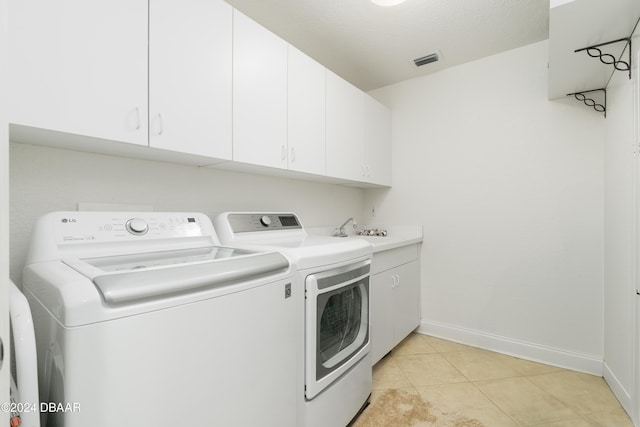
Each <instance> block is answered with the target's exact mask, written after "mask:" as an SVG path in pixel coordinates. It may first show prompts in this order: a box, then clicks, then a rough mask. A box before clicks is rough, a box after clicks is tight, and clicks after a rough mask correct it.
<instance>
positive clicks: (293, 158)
mask: <svg viewBox="0 0 640 427" xmlns="http://www.w3.org/2000/svg"><path fill="white" fill-rule="evenodd" d="M289 160H291V163H293V162H295V161H296V149H295V148H293V147H291V157H290V158H289Z"/></svg>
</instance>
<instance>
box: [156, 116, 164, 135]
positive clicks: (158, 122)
mask: <svg viewBox="0 0 640 427" xmlns="http://www.w3.org/2000/svg"><path fill="white" fill-rule="evenodd" d="M155 123H156V129H157V130H156V132H155V134H156V136H160V135H162V134H163V133H164V124H163V123H162V114H160V113H158V114H157V115H156V119H155Z"/></svg>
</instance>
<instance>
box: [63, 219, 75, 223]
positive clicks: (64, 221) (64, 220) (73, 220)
mask: <svg viewBox="0 0 640 427" xmlns="http://www.w3.org/2000/svg"><path fill="white" fill-rule="evenodd" d="M62 222H63V223H65V224H66V223H67V222H77V220H76V219H75V218H62Z"/></svg>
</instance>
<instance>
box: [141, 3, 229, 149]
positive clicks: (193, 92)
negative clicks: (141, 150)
mask: <svg viewBox="0 0 640 427" xmlns="http://www.w3.org/2000/svg"><path fill="white" fill-rule="evenodd" d="M231 37H232V8H231V6H229V5H228V4H227V3H225V2H223V1H222V0H183V1H179V2H178V1H174V0H151V1H150V4H149V145H150V146H151V147H156V148H163V149H167V150H172V151H177V152H182V153H189V154H196V155H202V156H207V157H214V158H218V159H226V160H231V123H232V122H231V105H232V102H231V82H232V69H231V66H232V64H231V61H232V60H231V58H232V56H231V54H232V43H231Z"/></svg>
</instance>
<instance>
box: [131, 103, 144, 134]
mask: <svg viewBox="0 0 640 427" xmlns="http://www.w3.org/2000/svg"><path fill="white" fill-rule="evenodd" d="M129 120H131V113H129ZM129 124H130V125H133V129H134V130H140V126H141V125H142V123H141V122H140V108H138V107H136V108H135V109H134V114H133V123H131V122H129Z"/></svg>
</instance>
